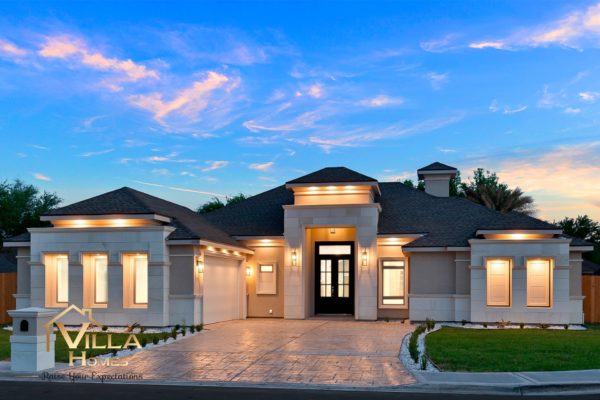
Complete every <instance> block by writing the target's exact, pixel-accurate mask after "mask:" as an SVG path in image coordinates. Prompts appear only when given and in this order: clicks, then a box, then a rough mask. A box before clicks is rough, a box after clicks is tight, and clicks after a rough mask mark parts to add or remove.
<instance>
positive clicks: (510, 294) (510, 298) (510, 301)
mask: <svg viewBox="0 0 600 400" xmlns="http://www.w3.org/2000/svg"><path fill="white" fill-rule="evenodd" d="M495 260H506V261H508V305H495V304H490V303H489V299H490V297H489V296H490V290H489V280H488V262H490V261H495ZM514 265H515V263H514V259H513V257H506V256H499V257H494V256H489V257H484V266H485V306H486V307H489V308H512V305H513V282H512V281H513V269H514Z"/></svg>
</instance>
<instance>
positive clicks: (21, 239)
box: [4, 232, 30, 242]
mask: <svg viewBox="0 0 600 400" xmlns="http://www.w3.org/2000/svg"><path fill="white" fill-rule="evenodd" d="M29 240H30V235H29V232H25V233H21V234H19V235H16V236H12V237H9V238H6V239H4V241H5V242H29Z"/></svg>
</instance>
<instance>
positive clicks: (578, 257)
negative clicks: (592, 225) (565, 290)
mask: <svg viewBox="0 0 600 400" xmlns="http://www.w3.org/2000/svg"><path fill="white" fill-rule="evenodd" d="M582 261H583V258H582V254H581V253H580V252H575V251H573V252H571V253H570V254H569V266H570V274H569V295H570V296H571V297H581V296H582V291H581V289H582V288H581V263H582Z"/></svg>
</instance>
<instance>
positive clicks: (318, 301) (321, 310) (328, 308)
mask: <svg viewBox="0 0 600 400" xmlns="http://www.w3.org/2000/svg"><path fill="white" fill-rule="evenodd" d="M322 245H350V254H347V255H346V254H344V255H321V254H319V247H320V246H322ZM354 247H355V246H354V242H351V241H349V242H315V249H314V251H315V253H314V254H315V282H314V288H315V314H354V257H355V251H354ZM321 260H331V290H332V296H331V297H321ZM339 260H348V265H349V288H348V289H349V295H348V297H339V293H338V266H339Z"/></svg>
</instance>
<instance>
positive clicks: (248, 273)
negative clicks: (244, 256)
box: [246, 265, 252, 276]
mask: <svg viewBox="0 0 600 400" xmlns="http://www.w3.org/2000/svg"><path fill="white" fill-rule="evenodd" d="M246 276H252V267H251V266H249V265H246Z"/></svg>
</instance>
